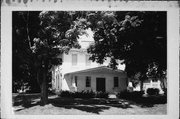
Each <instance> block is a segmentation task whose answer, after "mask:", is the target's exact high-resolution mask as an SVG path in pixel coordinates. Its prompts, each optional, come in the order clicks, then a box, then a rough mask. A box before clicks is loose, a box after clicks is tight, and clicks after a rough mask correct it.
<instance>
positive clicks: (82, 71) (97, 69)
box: [65, 66, 125, 75]
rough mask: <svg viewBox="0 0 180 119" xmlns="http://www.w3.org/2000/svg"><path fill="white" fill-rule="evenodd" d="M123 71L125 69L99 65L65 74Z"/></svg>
mask: <svg viewBox="0 0 180 119" xmlns="http://www.w3.org/2000/svg"><path fill="white" fill-rule="evenodd" d="M107 72H108V73H125V71H123V70H119V69H116V70H113V69H112V68H109V67H107V66H99V67H95V68H89V69H85V70H80V71H75V72H69V73H66V74H65V75H68V74H79V73H107Z"/></svg>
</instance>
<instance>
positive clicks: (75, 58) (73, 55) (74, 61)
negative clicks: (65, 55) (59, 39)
mask: <svg viewBox="0 0 180 119" xmlns="http://www.w3.org/2000/svg"><path fill="white" fill-rule="evenodd" d="M72 65H73V66H75V65H77V54H72Z"/></svg>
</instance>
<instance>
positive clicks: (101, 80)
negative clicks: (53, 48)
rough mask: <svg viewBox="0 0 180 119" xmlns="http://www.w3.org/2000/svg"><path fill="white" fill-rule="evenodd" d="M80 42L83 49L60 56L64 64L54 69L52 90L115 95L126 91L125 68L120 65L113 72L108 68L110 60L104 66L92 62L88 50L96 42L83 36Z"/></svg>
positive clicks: (89, 37)
mask: <svg viewBox="0 0 180 119" xmlns="http://www.w3.org/2000/svg"><path fill="white" fill-rule="evenodd" d="M78 41H79V44H80V45H81V49H71V50H70V51H69V53H68V54H61V55H60V56H59V57H61V58H62V60H63V63H62V65H59V66H54V67H53V69H52V88H53V89H54V90H55V91H56V92H59V91H61V90H69V91H82V90H93V91H106V92H110V93H115V92H119V91H123V90H125V89H126V88H127V76H126V73H125V72H124V71H123V70H124V67H125V66H124V65H119V66H118V69H117V70H112V69H111V68H108V67H107V65H108V64H109V61H110V60H109V59H107V60H106V61H105V62H104V64H102V65H100V64H98V63H96V62H92V61H91V60H89V56H90V54H88V53H87V48H88V46H89V45H90V44H91V43H93V42H94V40H93V37H92V36H88V37H87V36H82V37H81V38H80V39H79V40H78ZM119 64H120V63H119Z"/></svg>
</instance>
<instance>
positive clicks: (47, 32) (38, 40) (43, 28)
mask: <svg viewBox="0 0 180 119" xmlns="http://www.w3.org/2000/svg"><path fill="white" fill-rule="evenodd" d="M18 13H21V14H22V18H24V21H23V22H24V25H23V29H25V30H22V31H23V32H25V33H20V35H22V36H20V39H21V40H22V42H20V43H19V45H21V46H23V47H28V48H27V50H28V52H30V53H29V54H30V56H29V59H28V58H27V60H31V61H32V62H33V67H34V68H33V70H32V69H31V70H32V71H33V72H36V73H37V74H36V76H37V81H38V84H39V86H40V90H41V104H42V105H45V104H47V102H48V92H47V80H48V79H47V77H48V73H49V71H50V69H51V68H52V66H53V65H60V64H61V63H62V59H60V58H58V57H57V56H58V55H60V54H62V53H64V52H65V53H68V51H69V50H70V49H71V48H72V47H74V48H80V46H79V44H78V41H77V39H78V37H79V35H82V34H85V31H84V30H83V29H84V27H86V26H85V24H84V23H85V21H86V20H85V19H83V18H82V16H83V13H82V12H65V11H61V12H59V11H57V12H56V11H43V12H38V16H37V15H32V16H31V14H35V12H18ZM36 13H37V12H36ZM31 17H36V20H37V21H35V24H30V22H32V20H33V18H31ZM21 22H22V20H20V21H16V22H15V24H18V25H19V24H21ZM36 23H37V24H36ZM34 25H36V27H37V28H36V29H33V26H34ZM17 27H18V28H17V29H21V28H20V27H19V26H17ZM34 28H35V27H34ZM16 34H17V32H16V33H15V35H16ZM15 42H17V41H15ZM16 48H20V46H18V47H16ZM16 48H15V49H14V50H16ZM17 55H19V53H17ZM27 60H26V59H25V61H27ZM16 61H17V60H16ZM17 65H19V64H17ZM15 67H17V66H15ZM14 70H15V69H14Z"/></svg>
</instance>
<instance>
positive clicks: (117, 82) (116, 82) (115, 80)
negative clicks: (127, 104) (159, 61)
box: [114, 77, 119, 87]
mask: <svg viewBox="0 0 180 119" xmlns="http://www.w3.org/2000/svg"><path fill="white" fill-rule="evenodd" d="M118 86H119V79H118V77H114V87H118Z"/></svg>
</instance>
